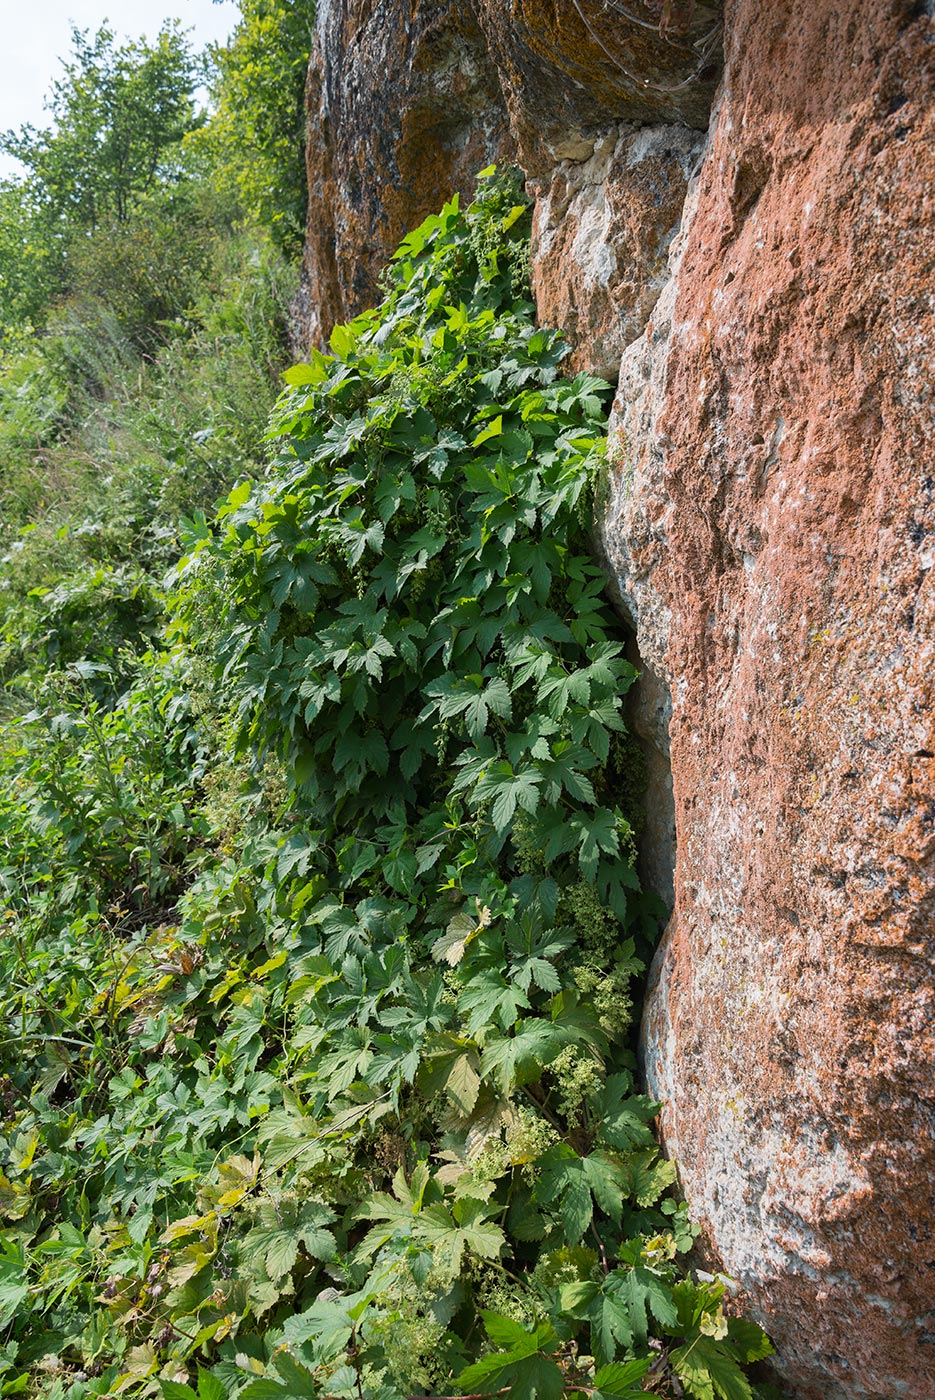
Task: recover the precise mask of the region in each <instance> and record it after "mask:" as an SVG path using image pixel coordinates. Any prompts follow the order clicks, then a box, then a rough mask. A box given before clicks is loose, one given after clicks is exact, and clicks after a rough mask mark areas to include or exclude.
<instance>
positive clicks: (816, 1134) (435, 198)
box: [306, 0, 935, 1400]
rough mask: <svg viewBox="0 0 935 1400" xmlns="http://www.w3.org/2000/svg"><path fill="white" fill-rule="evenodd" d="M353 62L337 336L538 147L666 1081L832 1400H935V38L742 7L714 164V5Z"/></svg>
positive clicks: (769, 1310)
mask: <svg viewBox="0 0 935 1400" xmlns="http://www.w3.org/2000/svg"><path fill="white" fill-rule="evenodd" d="M318 24H319V40H320V42H319V48H318V50H317V51H316V55H315V56H314V59H313V64H312V69H311V74H310V82H309V94H310V113H311V119H312V139H311V141H310V151H309V165H310V183H311V187H312V213H311V222H310V234H309V244H308V250H307V261H306V274H307V277H306V288H307V291H308V293H309V297H310V306H311V308H312V310H311V311H310V314H309V317H308V331H309V334H310V335H311V336H312V337H313V338H316V339H317V338H320V337H321V335H322V334H323V333H324V332H326V331H327V329H328V327H329V325H330V323H331V322H332V321H333V320H334V319H336V318H339V317H342V316H345V315H347V314H348V313H349V312H352V311H355V310H357V309H359V308H360V307H361V306H363V305H365V304H367V303H368V302H369V301H372V300H374V299H375V297H376V282H375V277H376V271H377V269H378V267H379V265H380V264H381V262H382V261H383V260H384V258H385V256H386V254H387V253H388V252H389V251H390V250H391V249H392V246H393V245H394V243H395V242H396V240H397V238H398V237H399V236H400V235H401V234H402V233H403V232H404V230H405V229H406V228H407V227H408V226H410V225H411V224H412V223H413V222H414V221H416V220H417V219H419V218H421V217H422V216H423V215H424V214H426V213H428V212H430V210H431V209H433V208H434V207H436V206H437V205H438V204H440V203H441V201H442V199H443V198H444V197H445V196H446V195H447V193H448V192H449V191H450V189H451V188H453V187H458V186H459V187H461V188H469V186H470V183H471V177H472V175H473V173H474V172H475V170H476V169H477V168H479V167H480V166H482V165H483V164H484V163H486V161H487V160H488V159H489V158H491V157H492V156H494V155H502V154H504V153H507V152H509V151H510V150H511V149H512V150H515V152H517V158H518V159H519V161H520V163H521V164H522V166H523V169H524V170H525V171H526V173H527V176H528V180H529V188H530V191H531V192H532V194H533V195H534V197H535V201H536V211H535V223H534V230H535V231H534V247H533V277H534V285H535V289H536V294H537V300H538V305H539V310H540V314H541V316H542V318H543V320H546V321H549V322H552V323H558V324H560V325H562V326H563V327H564V329H565V330H566V332H567V333H568V335H569V338H570V339H571V341H572V343H573V345H574V347H575V349H574V366H575V367H586V368H589V369H593V370H597V371H602V372H604V373H612V374H613V375H614V377H616V375H617V369H618V368H619V388H618V393H617V399H616V402H615V407H614V421H613V425H612V426H613V430H614V434H613V435H614V445H613V449H612V453H611V471H610V480H609V483H608V496H607V501H606V508H605V509H604V511H603V515H602V519H601V521H600V535H601V544H602V548H603V552H604V554H605V558H606V561H607V566H608V573H609V579H610V584H611V588H612V591H613V592H614V594H615V596H616V598H617V601H618V603H619V605H620V607H621V609H622V610H623V612H624V613H625V615H626V616H627V617H628V619H629V620H630V623H631V625H632V626H633V628H634V630H635V633H636V638H637V644H638V648H639V653H640V657H641V664H642V668H643V680H642V681H641V683H640V686H639V693H638V695H637V698H636V706H635V711H634V714H633V722H634V723H635V725H636V727H637V728H638V729H639V731H640V732H641V733H642V734H643V735H644V737H645V738H646V739H647V742H648V743H649V744H650V745H651V751H652V762H651V774H652V781H653V787H652V799H651V811H650V822H649V825H648V830H649V831H650V833H651V837H652V843H651V849H650V850H648V851H645V852H644V870H645V871H646V872H647V874H648V876H649V878H650V880H651V882H652V883H653V884H654V885H655V887H656V888H657V889H658V890H659V891H660V892H661V893H662V894H663V895H664V896H665V897H667V898H668V899H669V902H670V903H672V902H673V900H674V914H673V918H672V922H671V924H670V927H669V930H668V933H667V935H666V938H665V940H664V942H663V945H662V947H661V948H660V951H659V955H658V957H657V959H656V964H655V967H654V973H653V984H652V988H651V993H650V997H649V1001H648V1006H647V1012H646V1020H645V1026H644V1050H645V1058H646V1068H647V1076H648V1079H649V1083H650V1087H651V1090H652V1092H653V1093H654V1094H656V1096H657V1097H659V1098H660V1099H662V1100H664V1102H665V1108H664V1110H663V1114H662V1127H663V1131H664V1135H665V1141H666V1145H667V1148H668V1150H669V1152H670V1153H671V1155H673V1156H674V1157H675V1159H676V1160H677V1161H678V1164H679V1167H680V1171H681V1175H682V1182H683V1186H684V1189H685V1192H686V1194H687V1197H688V1200H689V1203H690V1205H691V1207H692V1210H693V1213H694V1215H695V1218H696V1219H698V1220H699V1222H700V1223H701V1225H702V1227H703V1245H704V1250H705V1253H706V1254H707V1256H708V1258H709V1259H710V1260H711V1262H712V1263H713V1264H714V1265H715V1266H716V1267H719V1268H723V1269H724V1270H725V1271H726V1272H728V1273H730V1274H731V1275H732V1276H733V1277H735V1278H736V1279H737V1280H738V1282H739V1283H740V1285H741V1288H742V1292H743V1303H744V1306H746V1307H748V1308H750V1309H751V1310H752V1311H753V1312H754V1313H755V1315H757V1316H758V1317H759V1319H760V1320H761V1321H762V1322H763V1323H764V1325H765V1326H766V1327H767V1328H768V1330H769V1331H770V1332H771V1334H772V1336H773V1338H774V1341H775V1343H776V1345H777V1357H776V1366H777V1370H778V1372H779V1374H780V1376H781V1378H782V1381H783V1384H784V1386H785V1387H786V1388H787V1389H788V1390H789V1391H790V1392H791V1393H792V1394H794V1395H795V1396H796V1397H798V1400H819V1398H820V1400H932V1397H933V1396H935V1147H933V1123H935V1089H933V1079H935V1076H933V1065H935V1056H933V1050H935V1043H933V1027H935V1014H933V1013H935V989H933V954H935V582H933V574H935V391H933V388H932V386H933V383H935V103H933V100H932V94H933V88H935V4H933V3H932V0H927V3H915V0H851V3H849V4H848V5H846V6H844V5H842V4H840V3H839V2H838V0H787V3H786V4H784V5H781V6H777V5H776V4H775V3H768V0H731V2H730V3H729V4H728V6H727V9H726V12H725V14H724V17H723V45H724V60H725V62H724V69H723V76H722V77H721V79H720V82H719V85H718V86H717V92H716V97H715V107H714V113H713V116H711V120H710V127H709V129H708V130H707V133H705V130H704V129H705V128H706V127H708V124H709V114H710V113H709V109H710V104H711V98H712V95H713V94H714V91H715V84H716V82H717V79H718V75H719V72H720V70H719V68H718V63H719V46H720V43H721V39H722V26H721V24H720V22H719V11H718V10H717V9H715V8H708V9H706V8H704V7H702V6H701V5H700V4H697V3H693V0H645V3H640V0H625V3H624V0H620V3H617V0H563V3H562V4H558V3H556V0H471V3H468V2H467V0H462V3H459V4H454V3H442V0H422V3H418V0H370V2H369V3H367V0H353V3H352V0H323V2H322V3H320V5H319V21H318ZM621 357H622V363H621ZM676 838H677V839H676ZM673 867H674V889H673V886H672V872H673Z"/></svg>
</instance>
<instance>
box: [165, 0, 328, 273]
mask: <svg viewBox="0 0 935 1400" xmlns="http://www.w3.org/2000/svg"><path fill="white" fill-rule="evenodd" d="M238 4H239V7H240V21H239V23H238V24H237V26H236V28H235V30H234V32H233V34H232V36H231V38H230V40H229V42H228V44H227V45H226V47H224V48H221V49H219V50H217V52H216V53H215V60H216V63H217V78H216V82H215V99H216V100H215V108H214V111H213V113H212V115H211V117H210V120H209V121H208V123H207V125H206V126H205V127H203V128H202V129H201V130H200V131H198V132H195V133H194V134H193V136H191V137H190V138H189V140H188V143H187V148H188V152H189V154H190V155H193V156H194V157H195V158H196V159H199V160H201V161H203V162H205V164H206V166H207V169H208V171H209V179H210V181H211V183H212V184H213V185H214V186H215V188H216V189H217V190H218V192H219V194H221V195H222V197H223V195H225V194H228V195H229V193H230V191H232V190H233V191H236V195H237V199H238V202H239V206H240V211H241V214H242V216H243V217H245V218H246V219H247V220H249V221H251V222H255V223H258V224H260V225H261V226H262V227H264V228H268V229H270V230H271V232H272V234H273V237H274V238H275V240H276V242H277V243H278V244H279V246H280V247H282V248H284V249H285V250H286V251H287V252H290V253H295V252H297V251H298V250H299V248H300V247H301V241H302V237H303V234H304V231H305V207H306V188H305V164H304V161H305V155H304V153H305V120H306V118H305V104H304V93H305V74H306V69H307V68H308V59H309V52H310V50H311V46H312V26H313V23H314V18H315V5H314V0H238Z"/></svg>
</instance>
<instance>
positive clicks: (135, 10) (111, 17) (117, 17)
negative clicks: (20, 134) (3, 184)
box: [0, 0, 239, 177]
mask: <svg viewBox="0 0 935 1400" xmlns="http://www.w3.org/2000/svg"><path fill="white" fill-rule="evenodd" d="M0 13H2V20H3V40H2V43H0V131H8V130H9V129H10V128H11V127H12V128H14V129H18V128H19V127H21V126H25V125H26V123H27V122H28V123H30V124H31V125H32V126H38V127H42V126H46V125H48V121H49V118H48V113H46V112H45V111H44V110H43V106H42V99H43V98H44V97H45V95H46V94H47V92H48V91H49V89H50V87H51V85H52V80H53V79H54V78H56V77H57V76H58V74H59V72H60V60H61V59H62V58H65V57H67V56H68V54H69V52H70V49H71V26H72V24H73V23H74V24H76V25H77V26H78V28H79V29H90V30H96V29H98V28H99V27H100V26H101V24H103V23H104V21H105V20H107V22H108V23H109V25H110V27H111V29H113V30H114V31H115V32H116V34H117V36H118V39H119V40H121V41H122V40H123V39H126V38H130V39H139V38H140V36H141V35H144V34H145V35H146V37H147V38H148V39H152V38H154V37H155V35H156V34H157V33H158V32H159V29H160V27H161V25H162V23H163V21H164V20H167V19H178V20H181V22H182V24H183V26H184V27H185V28H186V29H192V30H193V31H194V33H193V34H192V39H193V41H194V44H195V47H196V48H202V47H203V46H204V45H205V44H207V43H211V42H223V41H224V40H225V39H226V38H227V37H228V35H229V34H230V32H231V30H232V29H233V27H234V25H235V24H236V22H237V18H238V15H239V11H238V8H237V5H236V4H235V3H234V0H222V3H221V4H214V3H213V2H212V0H0ZM21 169H22V167H21V166H19V165H18V164H17V162H16V161H14V160H10V158H9V157H8V156H5V155H3V154H2V153H0V177H2V176H4V175H14V174H16V173H18V172H19V171H21Z"/></svg>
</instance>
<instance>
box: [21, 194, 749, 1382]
mask: <svg viewBox="0 0 935 1400" xmlns="http://www.w3.org/2000/svg"><path fill="white" fill-rule="evenodd" d="M527 235H528V211H527V209H526V206H525V204H524V203H523V202H521V201H520V200H519V198H518V196H517V194H516V192H515V190H514V189H513V188H512V187H511V186H510V184H509V183H507V182H504V181H502V180H499V179H495V178H493V177H492V176H490V175H488V176H487V177H486V178H485V180H484V182H483V183H482V185H481V188H480V192H479V195H478V198H477V200H476V202H475V203H474V204H473V205H472V206H471V207H470V208H469V209H468V210H467V211H466V213H465V214H464V215H462V214H461V213H460V212H459V210H458V208H457V205H456V204H452V205H449V206H447V207H446V209H445V210H444V211H443V213H442V214H441V215H440V216H439V217H438V218H435V219H432V220H429V221H427V223H426V224H425V225H423V227H422V228H421V229H420V230H418V231H417V232H416V233H415V234H413V235H411V236H410V238H409V239H407V240H406V242H405V243H404V245H403V247H402V249H401V250H400V254H399V256H398V258H397V259H396V261H395V263H394V266H393V269H392V270H391V272H390V274H389V276H388V279H387V298H386V301H385V303H384V305H383V306H382V307H381V308H380V309H379V310H378V311H376V312H374V313H371V314H370V315H368V316H366V317H363V318H360V319H359V320H358V321H356V322H355V323H353V325H352V326H350V327H343V328H340V329H339V330H338V331H336V332H335V335H334V337H333V340H332V352H333V353H332V354H330V355H327V356H325V355H320V356H314V357H313V360H312V363H311V364H309V365H305V366H300V367H297V368H296V369H295V370H294V371H292V372H291V373H290V374H289V376H288V379H289V381H290V388H289V389H288V390H287V392H286V393H285V394H284V396H283V398H282V400H281V401H280V403H279V406H278V408H277V410H276V413H275V416H274V420H273V437H274V440H275V442H276V444H277V452H276V456H275V459H274V461H273V464H272V467H271V469H270V471H269V472H268V473H267V475H266V476H265V477H264V478H263V480H262V481H260V482H259V483H257V484H255V485H254V486H252V487H251V486H250V485H249V484H244V485H242V486H240V487H238V488H237V489H235V491H234V492H233V493H232V494H231V496H230V497H229V499H228V502H227V504H226V505H225V506H224V507H223V509H222V510H221V512H220V514H219V517H218V520H217V522H216V524H215V525H214V526H209V525H207V524H206V523H205V522H204V521H203V520H193V521H192V522H191V534H190V538H191V545H190V553H189V556H188V557H187V558H186V559H185V560H183V561H182V563H181V564H180V566H179V568H178V570H177V572H176V576H175V580H174V588H175V590H176V599H175V605H174V606H175V617H174V622H173V629H174V637H175V651H174V652H173V653H172V654H171V655H170V656H163V657H156V656H153V657H150V658H148V659H144V660H143V661H142V662H141V663H139V665H138V667H137V674H136V679H135V680H134V682H133V684H132V686H131V687H130V688H129V689H128V691H127V694H126V696H125V698H124V699H123V700H121V701H120V703H119V704H117V705H116V706H115V707H113V708H112V709H110V710H106V709H105V708H104V707H103V706H102V704H101V702H100V700H99V699H98V698H97V697H96V696H95V695H94V694H93V693H92V694H84V695H81V696H79V695H78V694H77V693H75V692H72V694H71V696H70V697H66V703H64V704H62V703H59V704H56V705H55V706H50V705H44V706H42V707H37V713H35V714H32V715H30V716H29V717H28V721H27V722H26V724H24V725H23V726H21V727H20V728H19V729H18V730H17V733H18V734H20V735H22V736H23V737H24V742H23V743H22V744H21V745H20V747H19V749H18V750H16V751H12V752H8V753H7V754H6V756H5V764H6V772H7V775H8V777H9V781H8V783H7V784H6V799H5V805H3V804H0V835H2V839H3V842H4V847H3V849H4V850H5V852H6V858H5V867H4V868H5V875H4V879H5V881H6V889H7V893H8V900H9V906H10V907H9V913H8V915H7V925H8V930H9V936H8V937H6V938H5V939H4V940H2V941H0V971H2V973H3V978H2V981H0V1038H2V1040H3V1043H4V1045H5V1046H8V1047H11V1051H12V1053H11V1054H10V1055H9V1057H8V1059H7V1060H6V1061H5V1065H4V1068H5V1077H4V1078H2V1079H0V1097H2V1099H3V1102H4V1108H5V1122H4V1126H3V1129H2V1131H0V1171H2V1175H0V1212H2V1213H3V1215H4V1217H5V1221H6V1223H7V1224H8V1225H9V1227H10V1228H9V1231H8V1243H7V1245H6V1253H5V1256H4V1257H3V1258H2V1259H0V1325H3V1326H5V1327H6V1328H7V1333H6V1338H7V1352H6V1357H5V1359H6V1361H7V1363H8V1365H9V1366H10V1367H11V1368H12V1370H13V1371H14V1372H15V1378H14V1381H13V1384H14V1385H18V1386H20V1387H21V1388H25V1387H27V1386H30V1385H31V1386H32V1387H33V1390H34V1392H35V1393H36V1394H38V1395H42V1396H44V1397H46V1400H64V1396H65V1395H67V1396H68V1397H69V1400H84V1397H86V1396H88V1395H91V1394H107V1395H133V1394H139V1395H156V1394H159V1393H160V1392H161V1393H162V1395H164V1396H165V1397H166V1400H191V1397H192V1395H195V1396H196V1397H197V1398H198V1400H222V1397H223V1396H224V1395H228V1396H237V1397H243V1400H279V1397H281V1398H282V1400H289V1397H302V1396H309V1397H312V1396H319V1395H325V1396H334V1397H341V1398H342V1400H344V1397H346V1398H347V1400H352V1397H357V1400H401V1397H403V1396H409V1395H412V1394H432V1395H437V1394H441V1393H446V1394H453V1395H463V1394H466V1393H467V1394H472V1395H474V1394H488V1393H491V1394H500V1393H503V1392H505V1391H506V1390H509V1391H510V1392H511V1393H514V1394H515V1395H517V1396H518V1397H521V1398H522V1397H528V1398H529V1400H532V1397H533V1396H537V1397H543V1400H557V1397H558V1396H560V1395H561V1394H562V1393H564V1392H570V1393H574V1392H583V1393H587V1394H589V1395H595V1396H598V1397H601V1396H608V1397H621V1398H622V1400H625V1397H627V1396H636V1395H639V1394H641V1393H644V1392H645V1391H646V1390H647V1389H651V1390H652V1391H653V1392H654V1393H657V1394H669V1395H674V1394H678V1393H682V1394H687V1395H689V1396H691V1397H693V1400H712V1397H713V1396H714V1395H715V1394H716V1395H717V1396H718V1397H719V1400H750V1397H751V1395H752V1393H753V1392H752V1390H751V1386H750V1382H749V1380H748V1378H747V1376H746V1375H745V1373H744V1369H743V1368H744V1366H745V1365H746V1364H747V1363H748V1362H750V1361H754V1360H756V1359H757V1358H759V1357H762V1356H764V1355H766V1354H767V1352H768V1350H769V1344H768V1342H767V1341H766V1340H765V1338H764V1336H763V1334H762V1333H761V1332H760V1330H759V1329H758V1328H756V1327H754V1326H753V1325H752V1324H750V1323H747V1322H745V1321H744V1320H742V1319H736V1318H733V1317H731V1316H729V1315H728V1312H727V1310H726V1308H725V1285H724V1282H723V1281H721V1280H713V1281H712V1280H708V1281H700V1280H698V1279H693V1278H691V1277H690V1276H689V1275H687V1274H686V1273H685V1271H684V1269H683V1268H682V1267H681V1266H680V1264H679V1256H680V1255H684V1254H685V1253H686V1252H687V1251H688V1249H689V1248H690V1246H691V1243H692V1239H693V1230H692V1227H691V1225H690V1223H689V1221H688V1219H687V1215H686V1211H685V1208H684V1206H683V1205H682V1204H681V1203H680V1202H679V1200H678V1199H677V1197H676V1196H675V1195H674V1194H673V1188H674V1175H675V1173H674V1168H673V1167H672V1166H671V1164H669V1163H666V1162H664V1161H661V1160H660V1157H659V1151H658V1147H657V1145H656V1143H655V1140H654V1138H653V1134H652V1130H651V1126H650V1125H651V1121H652V1118H653V1116H654V1114H655V1112H656V1109H657V1107H658V1106H657V1105H655V1104H654V1103H652V1102H651V1101H650V1100H648V1099H647V1098H646V1097H645V1096H643V1095H641V1094H640V1093H638V1092H637V1089H636V1085H635V1078H634V1075H635V1064H634V1058H633V1053H632V1047H631V1022H632V1017H633V1006H632V997H633V995H634V990H635V986H636V982H635V979H636V977H637V976H638V974H639V972H640V970H641V961H640V957H639V952H640V946H638V942H639V940H641V939H643V936H644V932H645V931H644V927H643V924H644V919H643V915H644V912H645V907H644V899H643V896H642V895H641V893H640V892H639V890H638V888H637V883H636V879H635V876H634V874H633V869H632V843H631V839H630V835H631V832H630V823H629V819H628V816H627V813H625V812H623V811H621V810H620V809H619V808H618V807H617V806H616V801H615V793H616V786H617V780H618V774H622V773H624V772H625V771H626V772H629V768H630V765H629V763H628V753H627V745H626V737H625V734H624V731H623V726H622V721H621V719H620V707H621V696H622V693H623V691H625V689H626V687H627V685H628V684H629V683H630V681H631V680H632V678H633V671H632V668H630V667H629V666H628V664H627V663H626V661H625V660H624V659H623V658H622V655H621V643H620V639H619V638H618V636H617V635H616V629H615V624H614V620H613V617H612V615H611V613H610V612H609V610H608V608H607V606H606V604H605V603H604V601H603V597H602V589H601V577H600V574H599V571H598V569H597V566H596V564H595V563H594V561H593V560H592V558H591V556H590V552H589V550H588V539H587V533H588V532H587V527H588V521H589V489H590V482H591V480H592V479H593V475H594V472H595V470H596V468H597V466H598V463H599V462H600V457H601V442H602V419H603V410H604V404H605V401H606V394H607V387H606V386H604V385H602V384H601V383H600V382H599V381H596V380H593V379H591V378H588V377H587V376H579V377H578V378H576V379H574V380H564V379H562V378H560V376H559V372H558V371H559V366H560V363H561V359H562V355H563V347H562V345H561V343H560V341H559V340H558V338H557V337H556V336H555V335H554V334H553V333H551V332H548V331H544V330H539V329H536V327H535V326H534V324H533V320H532V314H531V313H532V308H531V306H530V305H529V303H528V301H527V299H526V287H525V278H524V273H525V249H526V238H527ZM76 669H77V670H78V672H79V674H80V668H76ZM84 670H85V672H86V675H87V682H88V684H89V685H93V684H94V682H95V673H94V671H93V669H91V668H88V667H85V668H84ZM58 684H59V685H60V684H61V680H60V679H59V680H58ZM75 684H77V682H75ZM29 735H32V736H33V737H32V738H31V739H30V738H28V736H29ZM227 736H230V744H231V748H230V749H225V748H224V744H225V741H226V739H227ZM234 766H239V768H240V770H241V774H242V775H243V776H244V779H245V781H244V784H243V786H242V789H241V790H240V791H239V792H238V791H237V790H236V787H235V784H234V783H233V782H232V781H231V769H232V768H233V767H234ZM219 770H220V771H221V772H222V774H223V777H222V780H221V782H220V784H217V783H214V782H213V781H212V777H213V775H214V774H215V773H217V772H218V771H219ZM225 785H226V787H227V797H228V800H227V803H226V804H225V802H224V801H223V800H222V798H223V792H222V789H223V788H224V787H225ZM202 798H204V807H202V808H201V810H199V808H200V807H201V802H202ZM235 804H240V805H239V810H238V811H237V812H236V814H234V816H233V819H232V809H233V807H234V806H235ZM225 805H226V806H227V809H228V810H227V813H226V815H224V816H223V818H222V819H221V825H222V827H223V829H219V830H218V831H217V832H216V835H217V836H218V838H219V840H220V841H221V842H222V843H223V844H222V845H221V846H219V848H218V849H217V850H216V851H214V852H211V853H209V852H208V851H206V849H205V830H204V816H203V812H204V811H205V810H211V811H215V812H220V811H221V810H222V809H223V808H224V807H225ZM150 906H156V907H150ZM21 1377H22V1379H21ZM189 1382H192V1384H191V1385H189V1384H188V1383H189ZM196 1385H197V1389H196Z"/></svg>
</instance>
